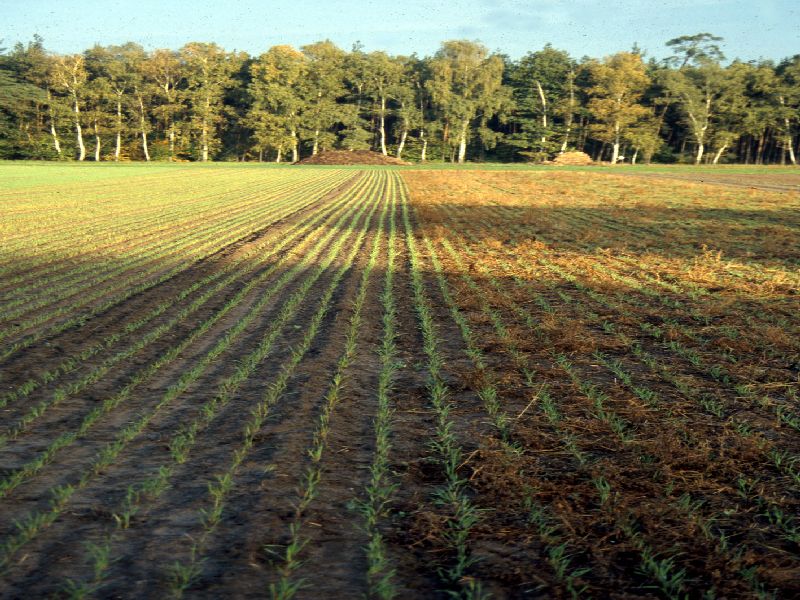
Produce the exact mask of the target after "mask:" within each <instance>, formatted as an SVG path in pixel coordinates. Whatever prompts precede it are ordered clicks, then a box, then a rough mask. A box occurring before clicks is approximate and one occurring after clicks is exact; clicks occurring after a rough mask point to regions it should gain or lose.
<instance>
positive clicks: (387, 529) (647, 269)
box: [0, 164, 800, 599]
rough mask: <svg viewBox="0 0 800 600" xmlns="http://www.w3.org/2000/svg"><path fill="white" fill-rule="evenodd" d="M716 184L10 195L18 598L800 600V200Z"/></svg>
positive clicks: (234, 181) (307, 186) (452, 179)
mask: <svg viewBox="0 0 800 600" xmlns="http://www.w3.org/2000/svg"><path fill="white" fill-rule="evenodd" d="M697 173H698V172H697V171H693V172H691V173H689V172H688V171H685V170H680V169H675V170H665V171H658V170H647V169H641V170H639V169H636V170H634V169H627V170H611V169H609V168H606V169H602V168H599V169H598V168H595V169H563V170H558V169H550V170H547V169H513V170H512V169H507V170H503V169H499V168H493V169H486V170H479V169H458V170H456V169H443V170H437V169H416V168H414V167H397V168H367V167H365V168H357V167H343V168H337V167H314V166H300V167H297V166H296V167H273V166H266V165H264V166H262V165H153V166H149V165H148V166H144V165H121V166H110V165H80V166H78V165H29V164H26V165H21V164H20V165H17V164H2V165H0V240H1V241H0V416H1V417H2V418H0V597H3V598H6V597H7V598H33V597H72V598H81V597H94V598H105V597H124V598H139V597H153V598H167V597H187V598H219V597H272V598H291V597H297V598H326V597H330V598H358V597H370V598H450V597H464V598H488V597H492V598H574V597H595V598H604V597H613V598H685V597H689V598H698V599H700V598H773V597H774V598H789V597H798V596H800V517H799V516H798V515H799V514H800V317H798V315H799V314H800V192H798V190H797V187H796V186H797V184H798V180H797V176H796V175H793V174H792V172H791V171H790V170H788V169H787V170H780V171H779V170H777V169H774V170H767V169H765V170H762V171H759V172H758V173H753V174H752V175H753V177H752V178H750V179H749V177H750V175H751V174H750V173H747V172H733V171H729V172H725V173H723V174H722V175H720V171H713V172H712V171H710V170H709V171H708V172H707V173H708V176H707V179H708V181H707V182H704V181H701V179H703V177H701V176H698V175H697ZM701 173H703V172H701Z"/></svg>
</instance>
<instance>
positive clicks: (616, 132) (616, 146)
mask: <svg viewBox="0 0 800 600" xmlns="http://www.w3.org/2000/svg"><path fill="white" fill-rule="evenodd" d="M619 137H620V128H619V121H616V122H615V123H614V143H613V144H612V150H611V164H612V165H616V164H617V160H619Z"/></svg>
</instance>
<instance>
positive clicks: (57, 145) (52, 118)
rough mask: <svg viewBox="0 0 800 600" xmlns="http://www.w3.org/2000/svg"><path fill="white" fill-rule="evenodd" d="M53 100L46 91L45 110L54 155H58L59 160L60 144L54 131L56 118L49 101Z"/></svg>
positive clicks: (48, 91)
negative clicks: (47, 112) (47, 114)
mask: <svg viewBox="0 0 800 600" xmlns="http://www.w3.org/2000/svg"><path fill="white" fill-rule="evenodd" d="M52 99H53V96H52V94H50V90H49V89H48V90H47V108H48V111H49V113H50V135H51V136H53V146H54V147H55V149H56V154H58V158H61V142H60V141H59V139H58V132H57V131H56V117H55V111H54V110H53V105H52V104H51V101H52Z"/></svg>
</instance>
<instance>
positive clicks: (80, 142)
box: [72, 93, 86, 160]
mask: <svg viewBox="0 0 800 600" xmlns="http://www.w3.org/2000/svg"><path fill="white" fill-rule="evenodd" d="M72 96H73V99H74V101H75V104H74V111H75V134H76V137H77V140H78V153H79V156H78V160H84V159H85V158H86V146H85V145H84V144H83V130H82V129H81V109H80V106H78V96H77V94H74V93H73V95H72Z"/></svg>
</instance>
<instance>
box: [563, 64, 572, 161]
mask: <svg viewBox="0 0 800 600" xmlns="http://www.w3.org/2000/svg"><path fill="white" fill-rule="evenodd" d="M573 79H574V75H573V73H572V71H570V73H569V109H568V111H567V131H566V133H565V134H564V141H563V142H561V153H562V154H563V153H564V152H566V151H567V145H568V144H569V135H570V133H571V132H572V113H573V112H574V109H575V89H574V86H573Z"/></svg>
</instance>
